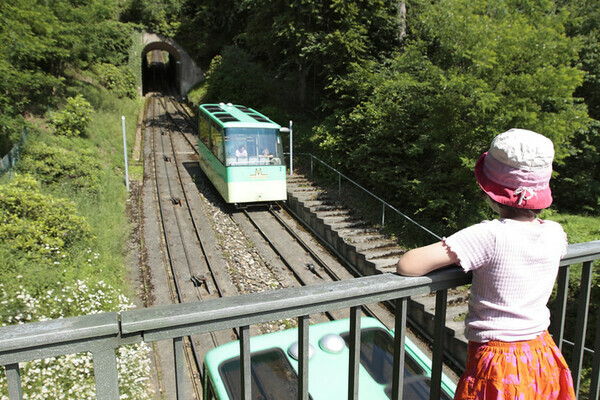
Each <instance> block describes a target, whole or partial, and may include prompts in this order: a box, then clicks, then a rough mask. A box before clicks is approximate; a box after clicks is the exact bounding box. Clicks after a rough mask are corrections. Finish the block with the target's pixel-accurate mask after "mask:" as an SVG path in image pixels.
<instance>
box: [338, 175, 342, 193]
mask: <svg viewBox="0 0 600 400" xmlns="http://www.w3.org/2000/svg"><path fill="white" fill-rule="evenodd" d="M338 196H340V198H341V197H342V176H341V175H340V174H338Z"/></svg>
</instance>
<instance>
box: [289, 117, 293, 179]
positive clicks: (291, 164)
mask: <svg viewBox="0 0 600 400" xmlns="http://www.w3.org/2000/svg"><path fill="white" fill-rule="evenodd" d="M293 137H294V131H293V130H292V121H291V120H290V175H294V150H293V144H294V140H293Z"/></svg>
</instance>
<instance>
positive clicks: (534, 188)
mask: <svg viewBox="0 0 600 400" xmlns="http://www.w3.org/2000/svg"><path fill="white" fill-rule="evenodd" d="M498 158H499V159H500V160H499V159H498ZM553 158H554V146H553V144H552V142H551V141H550V140H549V139H548V138H546V137H544V136H542V135H540V134H538V133H535V132H532V131H526V130H522V129H511V130H510V131H507V132H504V133H503V134H501V135H498V136H497V137H496V139H494V141H493V142H492V146H491V147H490V150H489V151H488V152H486V153H484V154H483V155H482V156H481V157H480V158H479V160H478V161H477V163H476V165H475V177H476V178H477V182H478V183H479V186H481V188H482V189H483V191H484V192H485V193H486V194H487V195H488V196H490V197H491V198H492V199H493V200H495V201H497V202H498V203H500V204H505V205H508V206H511V207H517V208H526V209H543V208H546V207H549V206H550V205H551V204H552V193H551V191H550V186H549V183H550V178H551V176H552V159H553Z"/></svg>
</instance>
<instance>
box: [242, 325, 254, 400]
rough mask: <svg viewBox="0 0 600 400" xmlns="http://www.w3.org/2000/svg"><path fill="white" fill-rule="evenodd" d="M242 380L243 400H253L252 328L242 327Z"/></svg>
mask: <svg viewBox="0 0 600 400" xmlns="http://www.w3.org/2000/svg"><path fill="white" fill-rule="evenodd" d="M240 371H241V372H242V374H241V375H240V378H241V380H242V382H241V388H242V399H243V400H251V399H252V370H251V365H250V327H249V326H248V325H245V326H242V327H240Z"/></svg>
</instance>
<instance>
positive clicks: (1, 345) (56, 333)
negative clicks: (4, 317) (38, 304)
mask: <svg viewBox="0 0 600 400" xmlns="http://www.w3.org/2000/svg"><path fill="white" fill-rule="evenodd" d="M118 334H119V314H118V313H116V312H107V313H99V314H93V315H83V316H80V317H70V318H60V319H53V320H49V321H42V322H31V323H27V324H19V325H10V326H5V327H2V330H1V334H0V354H1V353H3V352H5V351H9V350H14V349H24V348H28V347H41V346H46V345H51V344H56V343H61V342H76V341H82V340H86V339H91V338H96V337H106V336H117V335H118Z"/></svg>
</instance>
